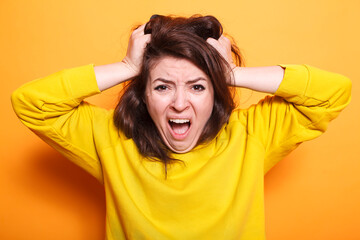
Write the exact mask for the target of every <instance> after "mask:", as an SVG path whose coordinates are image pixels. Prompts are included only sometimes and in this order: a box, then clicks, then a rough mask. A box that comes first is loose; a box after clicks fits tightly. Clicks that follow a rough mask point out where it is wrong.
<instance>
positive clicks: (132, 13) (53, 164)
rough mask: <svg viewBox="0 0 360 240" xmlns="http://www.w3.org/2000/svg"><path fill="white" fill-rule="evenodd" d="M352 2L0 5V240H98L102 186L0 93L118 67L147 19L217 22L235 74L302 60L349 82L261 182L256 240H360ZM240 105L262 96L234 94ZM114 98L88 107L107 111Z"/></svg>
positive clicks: (11, 0) (359, 37)
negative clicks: (345, 94) (337, 102)
mask: <svg viewBox="0 0 360 240" xmlns="http://www.w3.org/2000/svg"><path fill="white" fill-rule="evenodd" d="M359 10H360V2H359V1H357V0H318V1H313V0H303V1H285V0H272V1H267V0H258V1H250V0H249V1H242V0H241V1H239V0H222V1H205V0H201V1H196V0H183V1H169V0H151V1H136V0H132V1H119V0H118V1H115V0H111V1H110V0H109V1H95V0H86V1H84V0H62V1H52V0H51V1H50V0H49V1H45V0H32V1H24V0H22V1H21V0H1V2H0V21H1V26H0V36H1V37H0V54H1V55H0V56H1V57H0V70H1V71H0V74H1V88H0V91H1V94H0V97H1V101H0V104H1V109H2V112H3V113H2V117H1V124H0V128H1V129H0V134H1V138H0V140H1V144H0V147H1V150H0V159H1V161H0V171H1V172H0V184H1V185H0V239H11V240H17V239H40V240H41V239H44V240H45V239H53V240H54V239H59V240H63V239H76V240H80V239H83V240H92V239H94V240H95V239H96V240H100V239H103V237H104V218H105V214H104V210H105V200H104V194H103V189H102V186H101V185H100V184H99V183H97V182H96V180H95V179H93V178H92V177H91V176H89V175H88V174H87V173H85V172H83V171H82V170H81V169H79V168H78V167H77V166H75V165H73V164H72V163H70V162H69V161H67V160H66V159H65V158H64V157H62V156H61V155H60V154H58V153H57V152H55V151H54V150H53V149H51V148H50V147H49V146H47V145H46V144H45V143H43V142H42V141H41V140H39V139H38V138H37V137H36V136H35V135H34V134H33V133H31V132H30V131H29V130H27V129H26V128H25V127H24V126H23V125H22V124H21V123H20V121H19V120H18V119H17V118H16V116H15V114H14V113H13V111H12V108H11V104H10V94H11V92H12V91H13V90H14V89H16V88H17V87H19V86H20V85H21V84H23V83H25V82H28V81H30V80H32V79H35V78H38V77H41V76H46V75H48V74H51V73H53V72H55V71H58V70H61V69H64V68H70V67H75V66H80V65H84V64H88V63H94V64H98V65H99V64H106V63H111V62H115V61H119V60H121V59H122V57H123V56H124V54H125V51H126V45H127V40H128V37H129V34H130V29H131V27H132V26H133V25H134V24H138V23H144V22H145V21H146V20H147V19H148V18H149V17H150V16H151V15H152V14H154V13H158V14H177V15H185V16H190V15H192V14H194V13H201V14H212V15H215V16H217V17H218V18H219V19H220V21H221V22H222V23H223V25H224V27H225V32H227V33H229V34H231V35H232V36H233V37H234V38H235V39H236V42H237V43H238V45H239V47H240V48H241V50H242V52H243V54H244V56H245V59H246V66H263V65H274V64H278V63H307V64H310V65H314V66H317V67H319V68H323V69H326V70H329V71H334V72H339V73H342V74H344V75H346V76H348V77H350V79H352V81H353V99H352V102H351V104H350V106H349V107H348V108H347V109H345V111H344V112H343V113H342V114H341V115H340V116H339V117H338V118H337V119H336V120H334V121H333V123H332V124H330V127H329V129H328V131H327V132H326V133H325V134H324V135H323V136H321V137H320V138H318V139H316V140H314V141H312V142H309V143H304V144H302V145H301V146H300V147H299V148H298V149H297V150H296V151H294V152H293V153H292V154H290V155H289V156H288V157H287V158H286V159H285V160H283V161H282V162H280V163H279V164H278V165H277V166H276V167H275V168H274V169H273V170H271V171H270V172H269V173H268V174H267V176H266V177H265V198H266V199H265V205H266V224H267V239H269V240H282V239H284V240H285V239H286V240H288V239H292V240H297V239H299V240H300V239H301V240H304V239H307V240H309V239H314V240H315V239H316V240H319V239H327V240H329V239H330V240H331V239H334V240H335V239H336V240H338V239H346V240H351V239H360V231H359V229H358V227H359V225H360V219H359V217H360V178H359V172H360V161H359V160H360V144H359V143H360V139H359V135H360V128H359V125H360V124H359V123H360V101H359V95H360V86H359V84H358V83H359V79H360V71H359V69H360V67H359V64H360V61H359V55H360V31H359V29H360V26H359V25H360V24H359V23H360V15H359ZM241 93H242V100H241V101H242V102H243V106H248V105H249V104H250V103H253V102H255V101H257V100H258V99H259V97H261V96H262V95H261V94H257V93H255V92H251V91H247V90H243V91H241ZM116 99H117V90H110V91H106V92H104V93H102V94H101V96H96V97H93V98H91V99H90V101H91V102H93V103H96V104H100V105H102V106H104V107H112V106H114V103H115V101H116Z"/></svg>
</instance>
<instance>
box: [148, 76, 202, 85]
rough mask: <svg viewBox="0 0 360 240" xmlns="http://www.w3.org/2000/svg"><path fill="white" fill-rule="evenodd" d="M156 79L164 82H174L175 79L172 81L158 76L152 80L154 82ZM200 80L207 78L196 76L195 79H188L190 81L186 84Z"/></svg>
mask: <svg viewBox="0 0 360 240" xmlns="http://www.w3.org/2000/svg"><path fill="white" fill-rule="evenodd" d="M156 81H161V82H164V83H169V84H170V83H173V82H174V81H172V80H168V79H165V78H156V79H155V80H154V81H152V82H156ZM198 81H206V79H205V78H203V77H198V78H195V79H193V80H188V81H186V82H185V83H186V84H193V83H196V82H198Z"/></svg>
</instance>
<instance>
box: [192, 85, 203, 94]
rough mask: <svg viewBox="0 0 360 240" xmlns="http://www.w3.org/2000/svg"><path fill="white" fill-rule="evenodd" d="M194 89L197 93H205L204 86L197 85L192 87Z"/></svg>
mask: <svg viewBox="0 0 360 240" xmlns="http://www.w3.org/2000/svg"><path fill="white" fill-rule="evenodd" d="M192 89H194V90H195V91H199V92H200V91H204V90H205V87H204V86H203V85H200V84H196V85H194V86H192Z"/></svg>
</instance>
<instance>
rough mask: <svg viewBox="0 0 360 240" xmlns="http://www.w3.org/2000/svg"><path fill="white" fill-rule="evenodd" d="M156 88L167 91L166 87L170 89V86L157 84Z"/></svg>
mask: <svg viewBox="0 0 360 240" xmlns="http://www.w3.org/2000/svg"><path fill="white" fill-rule="evenodd" d="M154 89H155V90H156V91H165V90H166V89H168V87H167V86H165V85H159V86H156V87H155V88H154Z"/></svg>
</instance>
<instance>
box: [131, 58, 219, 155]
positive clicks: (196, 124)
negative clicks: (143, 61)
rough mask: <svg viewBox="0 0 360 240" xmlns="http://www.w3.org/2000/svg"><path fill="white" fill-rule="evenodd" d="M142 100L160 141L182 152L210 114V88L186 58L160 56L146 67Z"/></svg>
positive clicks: (200, 71)
mask: <svg viewBox="0 0 360 240" xmlns="http://www.w3.org/2000/svg"><path fill="white" fill-rule="evenodd" d="M145 102H146V106H147V109H148V112H149V114H150V116H151V118H152V119H153V121H154V123H155V125H156V127H157V129H158V131H159V133H160V135H161V137H162V139H163V141H164V143H165V144H166V145H167V146H168V147H169V148H170V149H171V150H172V151H174V152H177V153H184V152H188V151H190V150H191V149H193V148H194V147H195V146H196V144H197V142H198V140H199V138H200V136H201V134H202V131H203V129H204V126H205V124H206V122H207V121H208V119H209V118H210V115H211V113H212V109H213V105H214V89H213V86H212V83H211V81H210V79H209V77H208V76H207V75H206V74H205V73H204V72H203V71H202V70H200V69H199V68H198V67H196V66H195V65H194V64H193V63H191V62H190V61H188V60H186V59H178V58H174V57H163V58H161V59H160V60H159V61H158V62H157V63H155V65H154V67H153V68H152V70H150V74H149V79H148V82H147V86H146V91H145ZM134 110H135V111H136V109H134Z"/></svg>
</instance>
